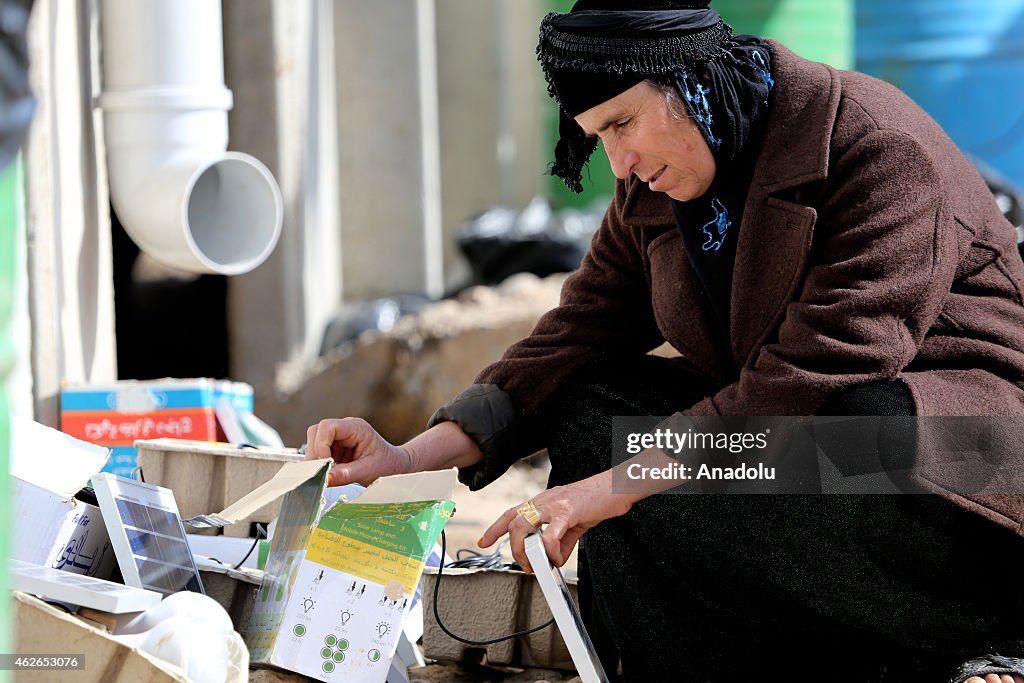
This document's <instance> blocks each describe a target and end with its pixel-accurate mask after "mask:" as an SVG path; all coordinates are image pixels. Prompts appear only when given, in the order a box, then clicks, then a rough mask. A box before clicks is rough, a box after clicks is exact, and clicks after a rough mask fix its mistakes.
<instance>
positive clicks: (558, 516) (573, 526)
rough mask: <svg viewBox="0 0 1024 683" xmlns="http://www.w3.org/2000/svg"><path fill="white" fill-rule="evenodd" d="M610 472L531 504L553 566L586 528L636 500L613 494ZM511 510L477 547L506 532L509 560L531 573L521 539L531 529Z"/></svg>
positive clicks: (544, 494) (565, 556)
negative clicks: (542, 530)
mask: <svg viewBox="0 0 1024 683" xmlns="http://www.w3.org/2000/svg"><path fill="white" fill-rule="evenodd" d="M611 481H612V480H611V471H608V472H602V473H601V474H597V475H595V476H593V477H589V478H588V479H583V480H582V481H578V482H576V483H573V484H569V485H568V486H556V487H555V488H552V489H548V490H546V491H542V492H541V493H539V494H538V495H536V496H535V497H534V498H533V499H532V500H531V501H530V502H532V503H533V504H534V505H535V506H536V507H537V511H538V512H539V513H540V521H541V522H542V523H545V524H547V525H548V527H547V528H546V529H545V530H544V533H543V534H542V535H541V539H542V540H543V541H544V548H545V549H546V550H547V554H548V558H550V560H551V563H552V564H553V565H555V566H556V567H561V566H562V565H564V564H565V562H566V560H568V559H569V555H570V554H571V553H572V549H573V548H574V547H575V546H576V542H577V541H579V539H580V536H582V535H583V532H585V531H586V530H587V529H589V528H591V527H593V526H596V525H597V524H598V523H599V522H601V521H603V520H606V519H608V518H610V517H617V516H618V515H624V514H626V513H627V512H629V509H630V507H632V505H633V501H634V500H635V498H633V497H630V496H627V495H624V494H617V493H612V485H611ZM518 509H519V506H518V505H517V506H516V507H514V508H510V509H508V510H506V511H505V513H504V514H503V515H502V516H501V517H499V518H498V519H497V521H495V522H494V524H492V525H491V526H490V528H489V529H487V531H485V532H484V535H483V537H481V538H480V540H479V542H478V544H479V546H480V547H481V548H486V547H487V546H489V545H492V544H493V543H494V542H495V541H497V540H498V539H499V538H501V537H502V536H503V535H505V534H506V533H507V534H508V536H509V540H510V546H511V549H512V557H513V558H515V561H516V562H517V563H519V566H520V567H522V568H523V569H524V570H525V571H528V572H532V571H533V568H532V567H531V566H530V562H529V560H527V558H526V547H525V545H524V539H525V538H526V536H527V535H528V534H530V533H531V532H533V530H534V526H533V525H532V524H530V523H529V522H528V521H527V520H526V519H524V518H523V517H522V516H520V515H518V514H517V513H516V511H517V510H518Z"/></svg>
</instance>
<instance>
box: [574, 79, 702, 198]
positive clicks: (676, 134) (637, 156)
mask: <svg viewBox="0 0 1024 683" xmlns="http://www.w3.org/2000/svg"><path fill="white" fill-rule="evenodd" d="M576 123H578V124H579V125H580V127H581V128H583V132H585V133H586V134H587V135H591V136H592V135H596V136H598V137H599V138H601V143H602V144H603V146H604V151H605V153H606V154H607V155H608V161H610V162H611V165H612V172H613V173H614V174H615V177H616V178H622V179H623V180H624V179H626V178H628V177H629V176H630V174H634V175H636V176H637V177H638V178H640V180H642V181H644V182H646V183H647V184H648V186H649V187H650V188H651V189H652V190H654V191H656V192H664V193H665V194H667V195H668V196H669V197H672V199H677V200H679V201H684V202H685V201H689V200H690V199H695V198H697V197H700V196H701V195H703V194H704V193H705V192H707V190H708V188H709V187H711V181H712V180H714V178H715V158H714V156H713V155H712V154H711V149H710V148H709V147H708V145H707V143H706V142H705V141H704V137H703V136H702V135H701V134H700V131H699V130H697V125H696V124H695V123H694V122H693V120H692V119H690V117H688V116H687V117H683V118H677V117H675V116H673V115H672V112H670V111H669V108H668V103H667V102H666V101H665V96H664V94H662V93H661V91H659V90H658V89H657V88H655V87H654V86H653V85H651V84H650V83H648V82H646V81H643V82H641V83H637V84H636V85H634V86H633V87H632V88H630V89H629V90H627V91H625V92H624V93H622V94H620V95H617V96H616V97H613V98H612V99H610V100H608V101H606V102H602V103H601V104H599V105H597V106H596V107H593V108H591V109H588V110H587V111H585V112H583V113H582V114H580V115H579V116H577V117H576Z"/></svg>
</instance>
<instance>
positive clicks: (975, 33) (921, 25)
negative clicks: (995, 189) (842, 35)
mask: <svg viewBox="0 0 1024 683" xmlns="http://www.w3.org/2000/svg"><path fill="white" fill-rule="evenodd" d="M1022 36H1024V0H897V1H895V2H894V1H893V0H857V3H856V31H855V53H856V63H857V69H858V70H859V71H863V72H865V73H869V74H871V75H873V76H877V77H879V78H883V79H885V80H887V81H889V82H890V83H893V84H894V85H896V86H897V87H899V88H900V89H902V90H903V91H904V92H905V93H907V94H908V95H910V97H912V98H913V99H914V100H915V101H916V102H917V103H918V104H920V105H921V106H922V107H923V108H924V109H925V110H926V111H927V112H928V113H929V114H931V115H932V117H933V118H935V120H936V121H938V122H939V124H940V125H941V126H942V127H943V128H945V130H946V132H947V133H949V135H950V137H952V138H953V140H954V141H955V142H956V143H957V145H959V146H960V148H961V149H962V150H964V151H965V152H969V153H970V154H973V155H974V156H976V157H978V158H980V159H982V160H984V161H986V162H988V163H989V164H990V165H992V166H994V167H995V168H996V169H998V170H999V171H1002V173H1003V174H1004V175H1006V176H1007V177H1008V178H1009V179H1010V180H1011V181H1013V182H1015V183H1016V184H1017V185H1019V186H1022V187H1024V38H1022Z"/></svg>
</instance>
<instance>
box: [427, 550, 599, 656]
mask: <svg viewBox="0 0 1024 683" xmlns="http://www.w3.org/2000/svg"><path fill="white" fill-rule="evenodd" d="M565 582H566V585H567V586H568V587H569V593H570V595H572V598H573V600H575V601H577V602H579V598H578V596H577V595H576V578H575V576H573V575H567V576H566V577H565ZM436 583H437V568H436V567H428V568H427V569H426V571H425V572H424V574H423V611H424V614H426V615H427V616H426V618H425V619H424V620H423V654H424V656H425V657H427V658H428V659H440V660H451V661H462V660H463V659H465V655H466V652H467V651H471V652H472V651H478V650H479V649H481V647H482V648H483V649H485V650H486V651H487V662H488V663H489V664H497V665H501V666H513V667H519V668H524V669H527V668H530V667H540V668H544V669H563V670H567V671H571V670H573V669H575V665H574V664H573V661H572V656H571V655H570V654H569V648H567V647H566V645H565V641H564V640H562V635H561V633H559V631H558V627H557V626H556V625H555V624H552V625H551V626H549V627H547V628H545V629H542V630H540V631H537V632H536V633H531V634H529V635H526V636H521V637H519V638H514V639H511V640H503V641H500V642H497V643H492V644H490V645H485V646H476V645H466V644H465V643H460V642H459V641H457V640H455V639H454V638H451V637H450V636H449V635H448V634H446V633H445V632H444V631H442V630H441V627H440V626H438V625H437V620H436V619H434V585H435V584H436ZM437 607H438V613H439V614H440V615H441V620H442V621H443V622H444V625H445V626H446V627H448V629H449V630H450V631H452V632H453V633H456V634H458V635H460V636H462V637H463V638H467V639H469V640H489V639H491V638H497V637H498V636H502V635H508V634H510V633H518V632H520V631H526V630H527V629H531V628H534V627H535V626H540V625H541V624H543V623H544V622H546V621H549V620H550V619H551V609H550V608H549V607H548V603H547V601H546V600H545V599H544V593H543V592H542V591H541V588H540V584H538V583H537V577H535V576H533V575H532V574H527V573H525V572H521V571H515V570H507V569H445V570H444V576H443V577H442V578H441V588H440V589H439V590H438V603H437Z"/></svg>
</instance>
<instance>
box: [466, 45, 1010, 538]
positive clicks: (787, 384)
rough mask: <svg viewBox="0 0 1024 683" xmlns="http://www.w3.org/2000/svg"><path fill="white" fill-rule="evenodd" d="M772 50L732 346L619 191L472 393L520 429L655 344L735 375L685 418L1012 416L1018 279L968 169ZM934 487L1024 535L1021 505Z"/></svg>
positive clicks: (639, 187) (885, 98) (675, 253)
mask: <svg viewBox="0 0 1024 683" xmlns="http://www.w3.org/2000/svg"><path fill="white" fill-rule="evenodd" d="M771 46H772V49H773V51H774V64H773V67H774V68H773V75H774V77H775V81H776V86H775V89H774V91H773V93H772V96H771V97H772V99H771V106H770V110H769V114H768V120H767V124H766V133H765V137H764V140H763V143H762V148H761V152H760V156H759V157H758V160H757V164H756V168H755V171H754V176H753V181H752V183H751V186H750V191H749V195H748V198H747V202H746V205H745V209H744V212H743V222H742V225H741V226H740V229H739V234H738V246H737V254H736V262H735V273H734V276H733V291H732V309H731V316H732V317H731V325H732V346H731V348H729V349H721V348H716V347H715V345H714V344H713V343H712V336H711V334H710V332H709V330H708V328H707V327H706V325H705V322H704V317H703V315H702V314H701V312H700V309H699V303H698V302H699V297H698V294H697V290H696V286H695V283H694V277H693V273H692V270H691V267H690V264H689V261H688V259H687V257H686V254H685V252H684V249H683V248H682V245H681V243H680V235H679V231H678V229H677V227H676V225H675V221H674V219H673V215H672V210H671V205H670V201H669V198H668V197H667V196H665V195H663V194H659V193H655V192H651V191H650V190H649V189H648V188H647V185H646V184H645V183H643V182H640V181H638V180H637V179H636V178H631V179H629V180H627V181H625V182H623V181H620V182H619V183H618V184H617V187H616V194H615V197H614V199H613V201H612V204H611V206H610V208H609V210H608V213H607V215H606V216H605V219H604V221H603V224H602V225H601V227H600V229H599V230H598V232H597V234H596V235H595V237H594V240H593V243H592V245H591V249H590V252H589V253H588V254H587V256H586V258H585V259H584V262H583V264H582V266H581V268H580V269H579V271H577V272H576V273H575V274H574V275H573V276H572V277H571V278H570V279H569V280H568V281H567V282H566V285H565V288H564V290H563V292H562V299H561V304H560V306H559V307H558V308H556V309H555V310H553V311H552V312H550V313H548V314H547V315H546V316H544V318H543V319H541V321H540V322H539V323H538V325H537V327H536V329H535V330H534V331H533V333H532V334H531V335H530V336H529V337H528V338H526V339H524V340H523V341H521V342H519V343H518V344H516V345H514V346H512V347H511V348H510V349H509V350H508V351H507V353H506V354H505V356H504V357H503V358H502V360H500V361H499V362H497V363H495V364H494V365H491V366H490V367H488V368H486V369H485V370H484V371H483V372H482V373H481V374H480V376H479V377H478V378H477V382H478V383H479V384H481V385H496V387H498V388H500V389H501V390H502V391H503V392H505V393H507V395H508V396H509V397H510V398H511V402H512V404H513V405H514V406H515V409H516V410H517V411H520V414H522V415H530V414H531V413H533V412H535V411H537V410H538V408H539V407H540V406H541V404H542V403H543V401H544V399H545V398H547V397H548V396H549V395H550V394H551V393H552V392H553V391H554V390H555V389H556V388H557V387H558V386H559V384H560V383H561V382H562V381H563V380H564V379H565V378H566V377H567V376H568V375H569V374H570V373H572V372H573V371H574V370H576V369H578V368H580V367H582V366H584V365H586V364H590V363H593V362H595V361H599V360H600V359H601V358H605V357H615V356H619V355H622V354H642V353H647V352H648V351H650V350H651V349H653V348H655V347H656V346H658V345H659V344H661V343H662V341H668V342H669V343H671V345H672V346H673V347H675V348H676V349H677V350H678V351H679V352H680V353H681V354H682V356H683V357H684V358H685V359H686V360H687V361H688V362H689V363H690V364H691V365H692V369H693V371H694V372H695V373H697V374H699V375H701V376H706V377H709V378H716V377H720V376H721V375H722V371H721V370H720V366H721V356H720V355H719V354H720V353H731V354H732V357H733V359H734V360H735V362H736V364H737V365H738V367H739V368H740V369H741V371H740V376H739V379H738V381H736V382H733V383H729V384H726V385H724V386H722V385H721V383H720V384H719V386H721V389H720V390H719V391H717V393H715V394H714V395H712V396H708V397H707V398H705V399H704V400H702V401H700V402H699V403H697V404H696V405H694V406H680V410H682V412H683V413H684V414H687V415H694V416H710V415H813V414H814V413H815V412H816V410H817V409H818V407H819V406H820V405H821V404H822V403H823V401H824V400H825V399H826V398H827V397H828V396H829V395H830V394H833V393H834V392H836V391H839V390H842V389H845V388H849V387H852V386H855V385H857V384H862V383H865V382H870V381H873V380H879V379H891V378H895V377H902V378H903V379H904V380H905V381H906V383H907V385H908V386H909V388H910V391H911V393H912V396H913V400H914V403H915V408H916V410H917V413H918V414H919V415H1022V414H1024V301H1022V294H1021V292H1022V287H1024V264H1022V262H1021V259H1020V256H1019V255H1018V253H1017V249H1016V234H1015V232H1014V229H1013V227H1012V226H1011V225H1010V224H1009V223H1008V222H1007V221H1006V220H1005V219H1004V218H1003V216H1002V215H1001V213H1000V211H999V209H998V207H997V206H996V204H995V202H994V200H993V198H992V195H991V193H990V192H989V190H988V189H987V187H986V185H985V183H984V181H983V180H982V178H981V177H980V176H979V174H978V172H977V171H976V170H975V169H974V167H973V166H972V165H971V163H970V162H969V161H968V160H967V159H965V158H964V156H963V155H962V154H961V153H960V152H959V151H958V150H957V148H956V146H955V145H954V144H953V143H952V142H951V141H950V140H949V138H948V137H947V136H946V135H945V133H943V131H942V130H941V129H940V128H939V126H938V125H937V124H936V123H935V122H934V121H932V119H931V118H930V117H928V116H927V115H926V114H925V113H924V112H923V111H922V110H921V109H919V108H918V107H917V106H916V105H915V104H913V103H912V102H911V101H910V100H909V99H908V98H907V97H906V96H904V95H903V94H902V93H901V92H899V91H898V90H897V89H896V88H894V87H892V86H890V85H887V84H885V83H882V82H880V81H878V80H875V79H873V78H870V77H868V76H864V75H862V74H857V73H852V72H845V71H837V70H835V69H832V68H830V67H828V66H825V65H823V64H819V63H815V62H810V61H807V60H804V59H802V58H800V57H797V56H796V55H794V54H793V53H792V52H790V51H789V50H787V49H786V48H785V47H784V46H782V45H780V44H778V43H775V42H772V43H771ZM921 457H922V456H921V455H920V454H919V459H920V458H921ZM924 457H925V458H927V455H925V456H924ZM505 466H507V465H505ZM499 473H500V472H499ZM492 474H493V473H492ZM487 478H488V479H489V478H491V477H490V476H488V477H487ZM475 483H476V484H477V485H483V484H484V483H486V481H483V480H480V481H477V482H475ZM926 483H927V482H926ZM932 488H933V490H937V491H938V492H940V493H943V494H944V495H946V497H948V498H952V499H954V500H956V502H958V503H959V504H961V505H964V506H965V507H968V508H970V509H974V510H975V511H977V512H980V513H982V514H984V515H985V516H987V517H989V518H991V519H994V520H996V521H998V522H1000V523H1001V524H1003V525H1005V526H1008V527H1011V528H1013V529H1014V530H1016V531H1017V532H1018V533H1020V532H1021V522H1022V520H1024V502H1022V500H1021V498H1020V497H1018V496H1003V497H989V498H981V499H978V498H977V497H975V498H976V499H975V500H973V501H972V500H967V499H966V498H964V497H961V496H956V495H953V494H949V493H948V492H946V491H943V488H942V486H938V485H934V486H932Z"/></svg>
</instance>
